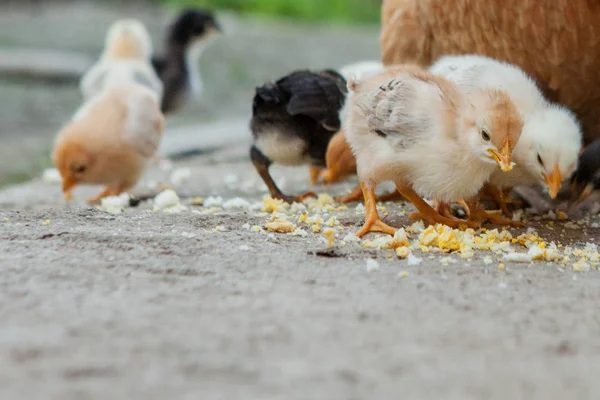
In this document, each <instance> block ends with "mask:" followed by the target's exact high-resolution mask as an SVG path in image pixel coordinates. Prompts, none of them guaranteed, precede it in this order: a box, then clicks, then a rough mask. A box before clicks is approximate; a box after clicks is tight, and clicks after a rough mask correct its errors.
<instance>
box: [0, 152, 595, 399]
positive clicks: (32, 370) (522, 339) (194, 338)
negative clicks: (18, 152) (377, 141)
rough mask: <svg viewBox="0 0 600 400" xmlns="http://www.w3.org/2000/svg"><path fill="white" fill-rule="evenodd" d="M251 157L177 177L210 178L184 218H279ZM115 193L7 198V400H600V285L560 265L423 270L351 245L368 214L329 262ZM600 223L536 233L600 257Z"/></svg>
mask: <svg viewBox="0 0 600 400" xmlns="http://www.w3.org/2000/svg"><path fill="white" fill-rule="evenodd" d="M246 151H247V147H246V145H245V144H243V143H242V144H238V145H236V146H226V147H223V148H221V149H220V150H215V151H212V152H211V153H210V154H206V155H203V156H200V157H195V158H193V159H188V160H184V161H181V162H178V163H176V165H175V168H179V167H185V168H190V171H191V176H190V178H189V180H188V181H186V182H184V183H181V184H179V185H176V186H175V189H176V190H177V192H178V193H179V194H180V195H181V197H182V198H183V200H182V201H183V202H184V203H186V202H187V199H191V198H193V197H195V196H198V195H202V196H204V199H205V201H206V200H207V199H208V196H209V195H219V196H222V197H223V199H224V200H228V199H231V198H235V197H238V196H241V197H243V198H244V199H247V200H248V201H249V202H250V203H253V202H255V201H260V200H261V198H262V196H263V195H264V186H262V185H261V184H260V182H259V178H258V176H257V174H256V173H255V172H254V171H253V170H252V168H251V166H250V164H249V162H248V161H247V158H246ZM170 173H171V172H169V171H166V172H165V171H161V170H159V169H155V170H152V171H150V172H149V173H148V175H147V177H146V178H145V180H144V182H143V183H142V184H141V185H140V187H138V188H137V189H136V192H137V193H138V194H144V193H147V192H149V190H150V189H148V187H149V186H154V185H155V184H156V183H165V184H168V183H169V178H168V176H169V174H170ZM274 176H275V178H276V179H277V180H278V181H279V182H281V181H282V180H285V187H286V189H287V190H288V191H289V192H293V191H299V190H301V189H304V188H306V178H307V171H305V170H304V169H299V170H298V169H291V170H288V169H281V168H275V170H274ZM351 186H352V185H351V183H346V184H342V185H338V186H336V187H333V188H331V191H332V192H333V193H341V192H343V191H344V190H347V189H348V188H349V187H351ZM316 189H317V191H318V192H325V189H323V188H316ZM96 190H97V189H96V188H94V189H92V188H82V189H81V190H79V191H76V192H75V196H76V199H77V200H76V201H75V203H74V204H72V205H65V204H64V203H63V201H62V200H61V194H60V187H59V186H57V185H51V184H46V183H44V182H42V181H41V180H35V181H32V182H30V183H27V184H25V185H20V186H16V187H10V188H7V189H5V190H4V191H2V192H0V210H2V211H0V270H2V271H3V272H2V273H1V274H0V285H1V287H2V290H0V326H2V329H1V330H0V354H1V355H2V356H1V357H0V371H1V372H0V398H2V399H23V398H29V399H34V398H46V399H61V400H63V399H83V398H89V399H102V398H114V399H132V398H145V399H163V398H167V397H169V398H190V399H192V398H202V399H232V398H244V399H248V400H250V399H257V400H258V399H260V400H265V399H282V398H285V399H367V398H368V399H389V398H396V397H398V396H399V395H401V396H402V398H411V399H440V398H444V399H507V398H510V399H544V400H546V399H567V398H569V399H575V398H576V399H593V398H597V396H598V394H599V393H600V383H599V381H598V379H597V374H596V372H595V371H596V367H597V366H598V365H599V363H600V319H599V318H598V313H597V304H598V301H600V279H599V278H600V275H599V274H598V272H597V271H596V270H593V269H592V270H591V271H590V272H585V273H577V272H572V271H571V270H570V268H568V267H567V266H561V265H558V264H554V263H546V262H534V263H532V264H517V263H510V262H504V264H505V269H504V270H500V269H498V267H497V265H498V263H499V262H502V261H503V258H502V256H501V255H497V254H494V253H491V252H481V253H480V252H477V253H476V254H475V257H474V258H472V259H470V260H468V261H465V260H462V259H461V258H460V257H458V256H456V255H454V256H451V257H452V258H453V259H456V260H457V261H458V263H455V264H448V265H444V264H443V262H442V259H443V257H444V256H445V255H438V254H431V255H430V254H425V253H420V252H418V251H416V250H415V254H416V255H417V256H418V257H420V258H422V259H423V261H422V262H421V263H420V264H418V265H409V263H408V261H406V260H401V259H398V258H397V257H396V256H395V254H394V253H393V251H390V250H375V249H367V248H364V247H362V246H361V245H360V243H350V242H349V243H347V244H346V245H345V246H343V247H342V246H341V242H340V240H341V238H342V237H343V236H344V235H346V234H348V233H351V232H354V231H356V229H357V228H358V226H359V225H360V223H361V220H362V218H363V217H362V215H360V213H357V212H355V211H354V208H355V206H354V205H351V206H350V208H349V209H348V210H346V211H340V212H337V211H336V212H331V213H329V214H330V215H336V216H337V218H338V220H339V221H340V223H341V225H340V226H339V227H336V229H337V230H338V235H337V240H336V243H335V245H334V246H335V247H334V250H330V249H327V246H326V244H325V243H324V240H323V238H322V234H321V233H318V234H313V233H311V229H310V226H306V227H305V229H306V230H307V231H308V232H309V234H308V236H307V237H300V236H292V235H289V234H271V235H269V234H267V233H258V232H254V231H252V230H249V229H248V226H253V225H259V226H264V224H265V221H266V220H268V219H269V216H268V215H264V214H262V213H261V212H260V211H248V210H245V211H236V210H224V209H222V208H221V207H217V209H216V210H215V213H210V214H202V212H204V209H203V208H201V207H191V208H190V209H189V210H187V211H183V212H182V213H179V214H166V213H163V212H156V213H153V212H151V211H150V208H151V206H150V205H149V204H147V203H142V205H140V206H139V207H138V208H128V209H126V210H125V212H124V213H122V214H119V215H113V214H109V213H106V212H103V211H100V210H97V209H95V208H91V207H88V206H85V205H84V203H83V202H82V199H83V198H84V197H85V196H86V195H89V194H93V193H95V191H96ZM327 190H330V189H327ZM211 201H212V200H211ZM386 207H387V212H388V213H389V216H388V218H387V219H386V221H389V222H390V223H392V224H394V225H397V226H402V225H408V224H409V222H408V221H407V219H406V217H402V216H401V215H403V214H404V212H403V211H407V210H408V211H410V209H411V208H410V207H409V206H406V205H402V204H400V205H398V204H395V205H394V204H387V205H386ZM192 209H194V210H195V211H194V212H193V211H192ZM327 217H328V215H326V216H325V218H327ZM594 221H596V220H595V219H592V220H591V223H590V224H586V225H584V228H583V229H582V228H578V229H572V227H571V226H570V225H568V223H567V224H565V223H559V222H555V223H554V226H553V227H547V225H544V224H543V223H542V224H540V223H534V224H533V225H532V226H534V227H536V228H537V229H538V232H539V233H540V235H541V236H543V237H544V238H545V239H547V240H548V241H550V240H560V241H561V243H564V244H565V245H567V244H572V245H575V246H577V245H581V244H583V242H595V243H597V242H598V229H597V228H592V227H591V226H589V225H593V223H594ZM245 224H248V225H246V226H244V225H245ZM593 226H597V225H593ZM217 227H219V228H217ZM520 232H521V231H519V230H514V231H513V233H514V235H515V236H516V235H517V234H518V233H520ZM411 237H412V238H414V235H411ZM485 256H491V257H492V259H493V263H490V264H486V262H485V261H484V257H485ZM368 259H376V260H377V262H378V268H377V267H374V266H372V265H371V266H369V267H367V260H368ZM405 273H408V276H406V274H405ZM403 277H404V278H403Z"/></svg>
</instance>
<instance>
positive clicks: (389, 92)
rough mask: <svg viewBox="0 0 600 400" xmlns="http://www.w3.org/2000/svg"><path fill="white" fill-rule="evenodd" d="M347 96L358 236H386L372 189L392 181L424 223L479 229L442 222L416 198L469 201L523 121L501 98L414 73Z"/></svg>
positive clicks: (389, 74)
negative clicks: (358, 198)
mask: <svg viewBox="0 0 600 400" xmlns="http://www.w3.org/2000/svg"><path fill="white" fill-rule="evenodd" d="M348 87H349V89H350V90H351V91H353V92H354V97H353V98H352V105H351V107H352V108H351V110H350V111H351V112H350V118H349V121H347V122H348V124H347V127H346V136H347V140H348V143H349V144H350V146H351V148H352V150H353V152H354V154H355V156H356V161H357V170H358V176H359V178H360V182H361V187H362V190H363V195H364V198H365V206H366V209H367V214H366V219H365V225H364V226H363V228H362V229H361V230H360V231H359V232H358V233H357V235H358V236H359V237H360V236H363V235H365V234H366V233H368V232H384V233H389V234H393V233H394V232H395V229H394V228H392V227H390V226H388V225H386V224H385V223H383V222H382V221H381V219H379V216H378V214H377V208H376V204H375V193H374V189H375V186H376V185H377V184H378V183H380V182H382V181H394V182H395V184H396V187H397V188H398V191H399V192H400V193H401V194H402V195H403V196H404V197H405V198H406V199H408V200H409V201H411V202H412V203H413V204H414V205H415V207H416V208H417V209H418V211H419V212H420V216H421V217H422V218H424V219H425V220H426V221H427V222H428V223H430V224H436V223H442V224H446V225H449V226H453V227H458V226H460V225H462V224H466V225H468V226H473V227H475V226H478V224H477V223H475V222H474V221H459V220H456V219H451V218H446V217H443V216H441V215H440V214H439V213H437V212H436V211H435V210H434V209H432V208H431V207H430V206H429V205H428V204H427V203H426V202H425V201H424V200H423V198H422V196H423V197H428V198H431V199H435V200H440V201H445V202H450V201H458V200H461V199H471V198H474V197H475V196H476V195H477V194H478V192H479V190H480V189H481V187H482V186H483V184H484V183H485V182H486V181H487V180H488V179H489V177H490V176H491V174H492V173H493V172H494V171H495V170H497V169H498V166H500V167H501V168H502V169H510V166H511V161H510V154H511V151H512V149H513V147H514V145H515V143H516V142H517V141H518V139H519V135H520V133H521V128H522V125H523V122H522V120H521V118H520V116H519V113H518V112H517V110H516V108H515V106H514V105H513V103H512V102H511V101H510V99H509V98H508V95H507V94H506V93H505V92H503V91H500V90H479V91H476V92H474V93H472V94H471V95H468V96H467V95H464V94H463V93H462V92H460V91H459V90H458V88H457V87H456V85H455V84H454V83H452V82H450V81H448V80H446V79H443V78H440V77H436V76H434V75H432V74H430V73H429V72H427V71H424V70H422V69H420V68H418V67H415V66H397V67H392V68H390V69H388V70H386V71H385V72H383V73H381V74H378V75H376V76H374V77H372V78H369V79H366V80H363V81H358V82H357V81H353V82H350V83H349V85H348Z"/></svg>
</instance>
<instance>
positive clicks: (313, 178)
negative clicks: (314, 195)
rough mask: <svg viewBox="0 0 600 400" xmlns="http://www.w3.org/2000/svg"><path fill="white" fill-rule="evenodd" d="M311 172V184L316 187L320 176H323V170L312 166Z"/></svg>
mask: <svg viewBox="0 0 600 400" xmlns="http://www.w3.org/2000/svg"><path fill="white" fill-rule="evenodd" d="M309 171H310V184H311V185H313V186H314V185H316V184H317V183H318V182H319V176H320V175H321V173H322V171H323V168H321V167H315V166H312V165H311V166H310V167H309Z"/></svg>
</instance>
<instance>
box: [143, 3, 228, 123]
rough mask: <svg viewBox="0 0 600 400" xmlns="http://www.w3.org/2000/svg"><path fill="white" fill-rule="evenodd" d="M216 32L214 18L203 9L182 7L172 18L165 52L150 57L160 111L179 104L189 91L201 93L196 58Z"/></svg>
mask: <svg viewBox="0 0 600 400" xmlns="http://www.w3.org/2000/svg"><path fill="white" fill-rule="evenodd" d="M219 32H221V28H220V27H219V24H218V23H217V20H216V19H215V17H214V15H213V13H211V12H210V11H207V10H201V9H188V10H184V11H183V12H181V14H179V16H178V17H177V19H176V20H175V21H174V22H173V24H172V25H171V27H170V28H169V31H168V34H167V39H166V46H167V54H166V55H164V56H155V57H153V58H152V66H153V67H154V70H155V71H156V73H157V75H158V76H159V77H160V79H161V81H162V83H163V86H164V95H163V99H162V104H161V110H162V111H163V112H164V113H171V112H173V111H176V110H177V109H179V108H180V107H182V106H183V104H184V103H185V102H186V101H187V99H188V98H189V95H190V92H192V93H193V94H194V95H195V96H199V95H200V94H201V92H202V80H201V78H200V74H199V71H198V59H199V58H200V55H201V54H202V51H203V50H204V49H205V48H206V46H207V45H208V44H209V43H210V42H211V39H212V38H214V37H215V34H216V33H219Z"/></svg>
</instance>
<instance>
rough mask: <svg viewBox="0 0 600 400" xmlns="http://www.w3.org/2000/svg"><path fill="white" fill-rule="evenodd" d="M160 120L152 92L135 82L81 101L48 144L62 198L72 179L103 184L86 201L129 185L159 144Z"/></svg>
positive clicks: (115, 193)
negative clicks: (100, 189) (51, 144)
mask: <svg viewBox="0 0 600 400" xmlns="http://www.w3.org/2000/svg"><path fill="white" fill-rule="evenodd" d="M163 126H164V117H163V115H162V113H161V111H160V103H159V101H158V98H157V96H156V94H155V93H154V92H152V91H151V90H150V89H148V88H146V87H144V86H142V85H138V84H135V83H126V84H121V85H118V86H113V87H111V88H108V89H107V90H105V91H104V92H102V93H101V94H99V95H98V96H96V97H94V98H93V99H92V100H90V101H89V102H87V103H86V104H84V105H83V106H82V107H81V108H80V109H79V111H77V113H76V114H75V116H74V117H73V119H72V120H71V122H70V123H69V124H68V125H67V126H65V127H64V128H63V129H62V130H61V131H60V132H59V134H58V136H57V138H56V143H55V146H54V153H53V161H54V165H55V166H56V168H57V169H58V170H59V171H60V174H61V176H62V182H63V186H62V189H63V193H64V195H65V199H70V198H71V190H72V189H73V187H75V186H76V185H78V184H95V185H106V189H105V190H104V191H103V192H102V193H100V194H99V195H98V196H96V197H94V198H91V199H89V200H88V201H89V202H90V203H95V202H97V201H98V200H100V199H101V198H103V197H108V196H118V195H119V194H121V193H123V192H125V191H127V190H128V189H130V188H131V187H133V186H134V185H135V184H136V183H137V182H138V180H139V178H140V176H141V174H142V172H143V171H144V168H145V166H146V164H147V161H148V160H149V159H150V158H151V157H153V156H154V154H155V153H156V151H157V149H158V147H159V144H160V139H161V137H162V133H163Z"/></svg>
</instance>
